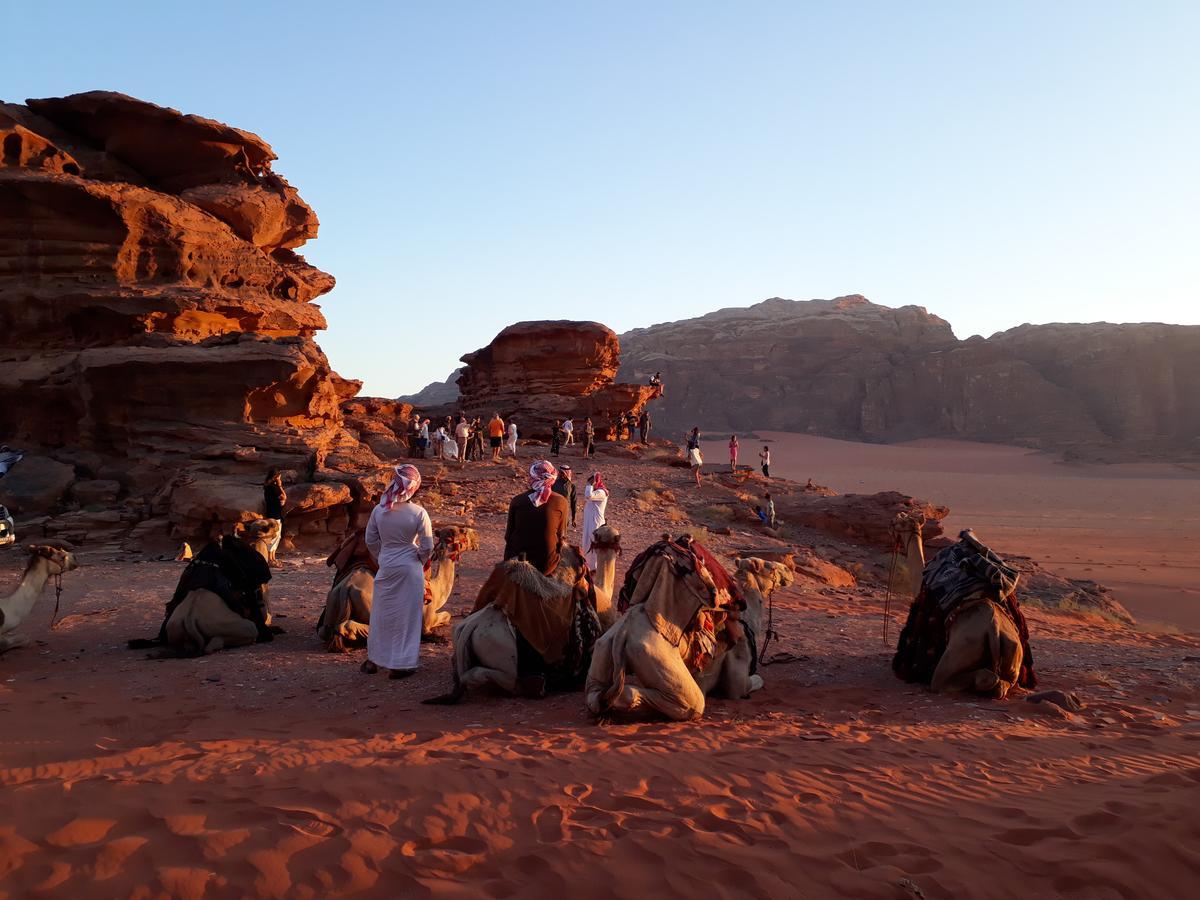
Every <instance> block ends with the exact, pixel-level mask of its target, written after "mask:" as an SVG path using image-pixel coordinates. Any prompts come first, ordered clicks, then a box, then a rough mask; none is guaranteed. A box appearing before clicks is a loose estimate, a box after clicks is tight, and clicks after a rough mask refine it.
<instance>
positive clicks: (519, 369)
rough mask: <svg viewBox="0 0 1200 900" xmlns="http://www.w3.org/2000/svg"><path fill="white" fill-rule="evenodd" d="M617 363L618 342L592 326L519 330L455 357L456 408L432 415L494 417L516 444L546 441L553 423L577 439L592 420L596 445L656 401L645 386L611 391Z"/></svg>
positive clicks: (559, 324)
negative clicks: (511, 429) (568, 426)
mask: <svg viewBox="0 0 1200 900" xmlns="http://www.w3.org/2000/svg"><path fill="white" fill-rule="evenodd" d="M620 356H621V343H620V340H619V339H618V338H617V336H616V334H615V333H614V332H613V331H612V330H611V329H610V328H607V327H605V326H604V325H601V324H600V323H599V322H572V321H541V322H518V323H517V324H515V325H510V326H508V327H507V328H505V329H504V330H503V331H501V332H500V333H499V334H498V335H496V337H495V338H494V339H493V340H492V342H491V343H490V344H488V345H487V346H486V347H483V348H482V349H480V350H476V351H475V352H474V353H468V354H467V355H466V356H464V357H462V361H463V363H465V367H464V369H463V370H462V374H461V375H459V376H458V387H459V391H460V397H459V400H458V402H457V403H455V404H452V406H449V407H439V408H437V409H436V410H431V412H432V413H435V414H437V415H444V414H449V413H453V412H455V411H457V410H459V409H461V410H463V411H465V412H466V413H467V415H469V416H479V417H481V418H483V419H485V420H486V419H487V418H489V417H490V416H491V414H492V413H493V412H499V413H500V415H501V416H502V417H504V418H505V420H506V421H507V420H514V421H516V423H517V428H518V431H519V432H520V434H521V435H522V436H523V437H539V438H548V437H549V436H550V433H551V430H552V428H553V424H554V420H555V419H565V418H571V419H573V420H574V421H575V422H576V429H577V430H576V434H579V433H580V429H581V427H582V424H583V421H584V419H585V418H587V417H591V419H592V422H593V424H594V426H595V428H596V432H597V438H598V439H599V436H600V434H601V432H602V431H603V430H606V429H607V428H608V426H609V424H610V423H611V422H612V421H614V420H615V419H616V418H617V417H619V416H621V415H623V414H625V413H634V414H636V413H640V412H641V411H642V409H644V408H645V406H646V404H647V403H648V402H649V401H650V400H651V399H652V398H653V397H654V396H655V391H654V389H652V388H650V387H649V386H648V385H635V384H618V383H616V381H615V375H616V373H617V367H618V365H619V362H620Z"/></svg>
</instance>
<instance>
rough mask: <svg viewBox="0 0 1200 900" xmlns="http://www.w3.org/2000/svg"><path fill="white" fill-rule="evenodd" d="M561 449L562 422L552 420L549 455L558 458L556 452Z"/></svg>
mask: <svg viewBox="0 0 1200 900" xmlns="http://www.w3.org/2000/svg"><path fill="white" fill-rule="evenodd" d="M561 448H562V420H560V419H555V420H554V428H553V430H552V431H551V432H550V453H551V454H552V455H554V456H558V451H559V450H560V449H561Z"/></svg>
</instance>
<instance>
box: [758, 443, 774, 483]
mask: <svg viewBox="0 0 1200 900" xmlns="http://www.w3.org/2000/svg"><path fill="white" fill-rule="evenodd" d="M758 458H759V459H760V460H762V473H763V475H764V476H765V477H767V478H770V477H771V448H770V447H767V446H766V445H764V446H763V448H762V452H761V453H759V454H758Z"/></svg>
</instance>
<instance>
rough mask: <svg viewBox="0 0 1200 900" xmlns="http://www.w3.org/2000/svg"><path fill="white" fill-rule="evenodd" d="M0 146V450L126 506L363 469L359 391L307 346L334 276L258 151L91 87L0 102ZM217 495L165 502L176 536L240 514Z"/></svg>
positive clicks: (94, 498) (253, 140)
mask: <svg viewBox="0 0 1200 900" xmlns="http://www.w3.org/2000/svg"><path fill="white" fill-rule="evenodd" d="M0 137H2V138H3V140H4V147H5V152H4V154H3V159H2V162H0V221H3V222H4V223H5V226H6V227H5V228H4V229H3V232H2V233H0V261H2V262H0V360H3V361H4V364H3V365H2V366H0V434H3V435H5V439H6V440H8V441H10V442H13V443H19V445H20V446H22V447H24V448H26V449H28V450H29V451H30V454H31V456H35V455H37V453H38V451H42V452H43V455H45V452H46V451H47V450H49V449H53V450H54V452H55V454H56V455H70V456H71V458H72V459H79V460H80V461H81V462H80V471H81V473H84V474H86V475H87V476H88V478H89V480H103V481H116V482H119V483H120V488H121V490H122V491H123V492H124V493H127V494H128V495H129V496H131V497H134V498H148V497H150V496H153V495H154V494H156V493H157V492H158V491H159V489H160V488H162V487H163V485H165V484H167V483H168V482H170V481H171V479H172V478H173V477H175V476H176V474H177V473H179V472H180V471H187V470H189V469H191V468H196V469H197V470H198V471H199V472H200V473H201V474H207V475H218V476H220V475H223V476H227V477H228V478H231V479H233V480H232V481H231V482H229V484H234V485H236V484H240V483H241V482H242V481H243V480H244V481H245V482H246V483H247V484H253V485H256V484H258V483H261V480H262V476H263V474H264V473H265V471H266V470H267V469H269V468H271V467H278V468H281V469H287V470H294V471H298V472H302V473H311V472H313V471H314V470H315V469H317V468H319V467H320V466H322V465H324V464H325V462H326V460H325V457H326V456H328V455H330V454H336V460H335V461H336V463H337V464H338V465H345V466H353V465H359V464H363V465H376V464H377V462H378V461H377V459H376V458H375V456H374V454H373V453H372V452H371V451H370V450H369V448H366V447H362V448H361V452H358V451H357V450H356V448H358V447H360V444H359V442H358V439H357V437H356V436H355V435H354V434H353V433H352V432H349V431H347V430H345V429H344V428H343V422H342V412H341V404H342V403H343V402H344V401H346V400H348V399H349V398H350V397H352V396H353V395H354V394H355V393H356V392H357V390H358V388H359V387H360V384H359V383H358V382H355V381H350V380H347V379H342V378H339V377H338V376H337V375H336V374H335V373H334V372H332V371H331V369H330V366H329V362H328V360H327V359H326V358H325V355H324V354H323V353H322V352H321V350H320V348H319V347H318V346H317V345H316V344H315V343H314V341H313V336H314V335H315V334H316V332H317V331H319V330H320V329H323V328H324V327H325V318H324V316H323V315H322V313H321V310H320V308H319V307H318V306H317V305H316V304H315V303H314V302H313V301H314V300H316V299H318V298H319V297H320V296H322V295H323V294H325V293H327V292H328V291H329V290H330V289H331V288H332V287H333V284H334V281H333V278H332V277H331V276H330V275H328V274H326V273H324V272H322V271H320V270H319V269H317V268H315V267H313V266H311V265H309V264H308V263H307V262H306V261H305V260H304V258H303V257H302V256H299V255H297V254H296V253H295V252H294V250H295V248H296V247H298V246H300V245H301V244H303V243H304V242H305V241H306V240H308V239H310V238H313V237H315V236H316V234H317V228H318V222H317V218H316V215H315V214H314V213H313V211H312V209H311V208H309V207H308V205H307V204H306V203H304V201H303V200H302V199H301V198H300V196H299V194H298V193H297V191H296V190H295V189H294V188H293V187H291V186H290V185H289V184H288V183H287V182H286V181H285V180H284V179H283V178H282V177H281V176H279V175H278V174H277V173H275V172H273V171H272V168H271V165H272V162H273V161H274V159H275V154H274V153H273V152H272V150H271V148H270V146H269V145H268V144H267V143H266V142H265V141H264V140H263V139H262V138H260V137H258V136H257V135H254V134H252V133H250V132H248V131H243V130H241V129H238V128H234V127H231V126H229V125H225V124H222V123H220V122H215V121H213V120H211V119H204V118H201V117H198V116H192V115H185V114H184V113H181V112H179V111H177V110H174V109H169V108H166V107H160V106H156V105H155V104H152V103H147V102H145V101H142V100H137V99H135V98H132V97H127V96H125V95H122V94H115V93H111V92H104V91H93V92H88V93H84V94H74V95H71V96H68V97H58V98H49V99H42V100H30V101H27V103H26V104H25V105H19V104H12V103H4V104H0ZM48 248H52V252H51V250H50V249H48ZM85 457H86V459H87V463H86V465H85V464H84V463H83V462H82V460H83V459H84V458H85ZM26 465H28V463H26ZM335 468H336V466H335ZM310 477H311V476H310ZM229 484H226V483H225V482H220V485H222V486H221V487H220V489H219V490H217V491H216V493H215V494H214V495H213V496H212V497H211V498H210V499H208V500H205V499H203V498H202V497H201V496H199V495H198V494H196V493H195V489H183V490H181V491H179V492H178V497H177V498H176V499H175V500H174V501H173V502H174V505H173V506H172V507H171V509H172V515H173V516H175V517H177V519H176V522H177V524H179V523H183V522H184V521H185V520H186V522H187V523H188V524H190V525H194V524H195V522H196V520H197V519H198V518H206V517H207V516H209V515H211V514H213V513H218V512H219V513H221V514H223V515H230V516H232V515H233V514H240V513H242V512H244V511H246V509H254V510H256V509H257V508H258V502H260V501H259V500H255V501H254V502H253V503H251V502H249V501H248V500H241V499H237V497H235V496H234V495H233V494H231V493H230V491H233V490H234V489H233V488H232V487H229ZM238 493H239V492H237V491H234V494H238ZM50 495H54V497H53V500H43V501H41V503H40V505H45V503H51V504H53V503H55V502H57V501H58V500H59V499H61V497H62V492H61V491H57V492H56V491H49V492H48V493H47V494H46V496H50ZM110 495H112V490H111V486H105V487H104V488H100V487H98V486H96V485H87V484H85V485H81V486H80V488H79V490H78V491H77V492H76V497H77V499H78V500H79V502H81V503H84V504H88V503H92V502H101V503H102V502H107V500H106V499H105V498H108V497H110ZM13 505H14V507H15V506H17V504H16V503H14V504H13Z"/></svg>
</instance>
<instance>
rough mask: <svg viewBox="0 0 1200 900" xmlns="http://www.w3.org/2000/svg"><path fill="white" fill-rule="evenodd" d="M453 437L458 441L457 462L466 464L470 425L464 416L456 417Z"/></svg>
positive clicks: (461, 464) (462, 464)
mask: <svg viewBox="0 0 1200 900" xmlns="http://www.w3.org/2000/svg"><path fill="white" fill-rule="evenodd" d="M454 437H455V438H456V439H457V441H458V462H459V465H460V466H465V465H466V464H467V452H468V450H469V449H470V448H469V447H468V445H467V443H468V441H470V439H471V425H470V423H469V422H468V421H467V417H466V416H459V417H458V424H457V425H455V426H454Z"/></svg>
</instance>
